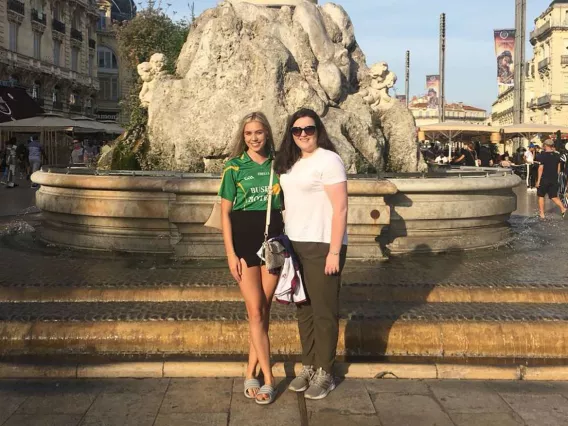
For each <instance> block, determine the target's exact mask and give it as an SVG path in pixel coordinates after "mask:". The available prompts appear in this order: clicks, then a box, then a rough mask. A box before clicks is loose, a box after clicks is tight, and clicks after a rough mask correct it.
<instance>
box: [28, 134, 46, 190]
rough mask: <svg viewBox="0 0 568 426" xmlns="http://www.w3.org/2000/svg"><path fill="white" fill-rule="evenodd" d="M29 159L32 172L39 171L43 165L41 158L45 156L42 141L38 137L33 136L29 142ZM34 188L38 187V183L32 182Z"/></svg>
mask: <svg viewBox="0 0 568 426" xmlns="http://www.w3.org/2000/svg"><path fill="white" fill-rule="evenodd" d="M28 153H29V154H28V155H29V157H28V159H29V163H30V167H31V174H34V173H35V172H37V171H38V170H39V169H40V167H41V160H42V157H43V156H44V152H43V148H42V146H41V143H40V142H39V140H38V139H37V138H34V137H33V136H32V137H31V138H30V142H29V143H28ZM31 187H32V188H37V187H38V185H37V184H36V183H32V184H31Z"/></svg>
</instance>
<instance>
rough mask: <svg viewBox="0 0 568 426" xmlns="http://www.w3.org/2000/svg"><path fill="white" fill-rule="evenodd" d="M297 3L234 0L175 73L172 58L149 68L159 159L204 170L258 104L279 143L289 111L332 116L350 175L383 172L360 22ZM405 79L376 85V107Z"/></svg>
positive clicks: (203, 28) (196, 33)
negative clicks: (166, 72) (166, 68)
mask: <svg viewBox="0 0 568 426" xmlns="http://www.w3.org/2000/svg"><path fill="white" fill-rule="evenodd" d="M283 3H285V2H283ZM294 3H295V7H290V6H287V5H285V6H283V7H279V8H271V7H264V6H259V5H256V4H252V3H251V2H246V1H239V0H229V1H225V2H223V3H221V4H220V5H219V6H218V7H216V8H213V9H209V10H207V11H205V12H204V13H203V14H202V15H201V16H200V17H199V18H198V19H197V20H196V21H195V23H194V26H193V28H192V30H191V32H190V33H189V36H188V38H187V41H186V43H185V45H184V46H183V49H182V51H181V53H180V56H179V58H178V60H177V67H176V72H175V75H174V76H173V77H167V78H165V77H162V75H163V72H162V71H161V70H162V67H163V57H162V58H161V60H160V58H159V57H157V56H153V57H152V59H151V60H150V63H149V65H144V64H141V65H140V67H139V73H140V75H141V77H142V79H143V81H144V87H143V88H142V92H141V94H140V98H141V100H142V102H143V104H144V105H146V106H147V108H148V131H149V139H150V144H149V157H150V158H149V163H150V164H154V165H155V167H159V168H163V169H170V170H182V171H203V170H204V164H211V162H205V163H204V161H203V159H204V158H205V157H219V156H223V155H227V154H228V153H229V152H230V151H231V145H232V141H233V140H234V132H235V131H236V129H237V128H238V123H239V121H240V119H241V118H242V117H243V116H244V115H245V114H247V113H249V112H251V111H255V110H260V111H263V112H264V113H266V114H267V116H268V118H269V120H270V122H271V124H272V126H273V132H274V134H275V137H276V142H277V145H278V144H279V142H280V139H281V138H282V134H283V131H284V128H285V125H286V120H287V117H288V116H289V115H290V114H292V113H294V112H295V111H296V110H298V109H299V108H302V107H307V108H311V109H313V110H315V111H316V112H317V113H318V114H320V116H321V117H322V119H323V121H324V123H325V125H326V127H327V128H328V130H329V134H330V137H331V138H332V140H333V141H334V143H335V145H336V147H337V149H338V152H339V154H340V156H341V157H342V159H343V161H344V162H345V165H346V167H347V169H348V170H349V171H350V172H357V171H360V170H380V169H383V167H384V163H385V162H384V158H383V154H384V146H385V139H384V136H383V133H382V131H381V129H380V127H379V126H377V122H376V117H374V116H375V115H376V112H375V111H374V110H373V109H372V108H371V106H370V104H369V103H368V102H367V101H365V100H364V99H363V97H361V96H360V93H359V91H360V87H361V85H362V83H363V82H364V81H367V80H368V79H369V78H370V77H369V73H370V72H371V70H369V68H368V67H367V65H366V63H365V56H364V54H363V52H362V51H361V49H360V48H359V46H358V44H357V41H356V40H355V35H354V30H353V25H352V23H351V19H350V18H349V16H348V15H347V13H346V12H345V10H344V9H343V8H342V7H341V6H338V5H335V4H331V3H327V4H326V5H325V6H317V4H314V3H316V2H310V1H304V0H299V1H294ZM160 64H161V66H160ZM373 75H374V74H373ZM395 78H396V77H395V76H394V74H392V73H391V74H389V73H386V74H385V75H382V74H381V75H377V76H376V79H378V80H380V79H382V80H381V81H382V83H381V84H383V85H384V88H380V87H379V86H380V84H379V83H377V82H373V83H371V84H370V85H369V88H370V89H371V90H372V91H373V92H372V93H373V94H376V95H377V96H378V97H379V98H380V99H375V98H374V101H373V104H374V103H376V102H377V101H379V104H380V103H381V102H382V103H383V105H386V103H387V102H388V100H387V99H386V98H388V88H389V87H392V85H393V84H394V81H393V80H394V79H395ZM369 93H371V92H369ZM385 94H386V97H385ZM413 132H414V129H413V128H410V129H408V133H413ZM393 143H394V141H393ZM414 163H416V161H414ZM207 167H209V166H207ZM414 167H415V166H414ZM409 171H410V170H409Z"/></svg>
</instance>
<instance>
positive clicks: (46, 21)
mask: <svg viewBox="0 0 568 426" xmlns="http://www.w3.org/2000/svg"><path fill="white" fill-rule="evenodd" d="M97 18H98V9H97V5H96V2H95V0H72V1H63V0H7V1H2V2H0V81H1V82H2V84H6V85H16V86H22V87H24V88H26V90H27V91H28V93H29V94H30V95H31V96H32V97H33V98H34V99H35V100H36V101H37V102H38V103H39V104H40V106H42V107H43V108H44V110H46V111H53V112H58V113H63V114H65V115H73V114H76V115H91V116H92V115H93V114H94V107H95V103H96V98H97V93H98V91H99V81H98V78H97V67H96V66H95V56H96V48H97V42H96V33H95V28H96V22H97Z"/></svg>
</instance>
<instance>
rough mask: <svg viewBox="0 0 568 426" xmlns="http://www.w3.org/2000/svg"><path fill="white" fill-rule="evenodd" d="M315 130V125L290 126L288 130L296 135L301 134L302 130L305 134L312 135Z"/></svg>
mask: <svg viewBox="0 0 568 426" xmlns="http://www.w3.org/2000/svg"><path fill="white" fill-rule="evenodd" d="M316 130H317V127H316V126H306V127H292V128H291V129H290V132H292V134H293V135H294V136H296V137H299V136H302V132H304V133H306V136H313V135H315V134H316Z"/></svg>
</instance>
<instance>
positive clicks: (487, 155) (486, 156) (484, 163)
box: [479, 145, 493, 167]
mask: <svg viewBox="0 0 568 426" xmlns="http://www.w3.org/2000/svg"><path fill="white" fill-rule="evenodd" d="M479 162H480V164H481V167H493V158H492V155H491V149H490V148H489V147H488V146H487V145H481V146H480V147H479Z"/></svg>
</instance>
